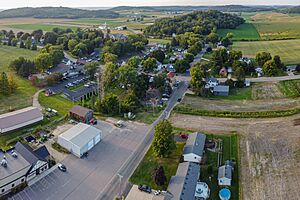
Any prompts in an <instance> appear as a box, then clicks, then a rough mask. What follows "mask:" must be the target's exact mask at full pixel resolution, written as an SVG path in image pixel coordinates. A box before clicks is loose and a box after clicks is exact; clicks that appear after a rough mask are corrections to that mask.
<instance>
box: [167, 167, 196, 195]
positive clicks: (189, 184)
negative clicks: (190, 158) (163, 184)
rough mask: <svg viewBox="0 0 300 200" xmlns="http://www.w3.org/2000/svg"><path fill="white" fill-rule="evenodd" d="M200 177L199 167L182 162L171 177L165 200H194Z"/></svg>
mask: <svg viewBox="0 0 300 200" xmlns="http://www.w3.org/2000/svg"><path fill="white" fill-rule="evenodd" d="M199 176H200V165H199V164H196V163H192V162H183V163H180V164H179V165H178V168H177V172H176V175H175V176H172V177H171V179H170V182H169V186H168V189H167V193H169V194H168V195H165V200H195V199H196V198H195V194H196V186H197V183H198V179H199Z"/></svg>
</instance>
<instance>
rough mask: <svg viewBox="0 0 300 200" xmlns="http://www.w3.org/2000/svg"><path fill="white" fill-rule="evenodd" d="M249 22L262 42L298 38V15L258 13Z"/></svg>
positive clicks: (299, 26) (299, 20)
mask: <svg viewBox="0 0 300 200" xmlns="http://www.w3.org/2000/svg"><path fill="white" fill-rule="evenodd" d="M249 21H250V22H251V23H253V25H254V26H255V27H256V29H257V31H258V32H259V34H260V37H261V38H262V39H263V40H273V39H291V38H300V15H288V14H282V13H258V14H256V15H254V16H252V17H250V20H249Z"/></svg>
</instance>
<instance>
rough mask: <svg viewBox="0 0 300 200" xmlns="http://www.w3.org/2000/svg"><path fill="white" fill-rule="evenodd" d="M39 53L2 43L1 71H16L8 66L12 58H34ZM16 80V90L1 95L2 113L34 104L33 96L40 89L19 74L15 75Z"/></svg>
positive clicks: (0, 109)
mask: <svg viewBox="0 0 300 200" xmlns="http://www.w3.org/2000/svg"><path fill="white" fill-rule="evenodd" d="M37 53H38V52H37V51H31V50H26V49H20V48H17V47H9V46H2V45H0V58H1V59H0V72H7V73H14V72H13V71H12V70H11V69H9V67H8V65H9V63H10V62H11V61H12V60H14V59H16V58H18V57H20V56H23V57H25V58H28V59H33V58H34V57H35V56H36V55H37ZM15 80H16V82H17V85H18V88H17V90H16V92H15V93H14V94H12V95H10V96H5V97H4V96H1V95H0V113H5V112H8V111H9V110H15V109H20V108H24V107H27V106H30V105H31V104H32V96H33V94H34V93H35V92H36V91H37V90H38V89H37V88H36V87H34V86H32V85H31V83H30V82H29V81H28V80H26V79H23V78H21V77H19V76H15Z"/></svg>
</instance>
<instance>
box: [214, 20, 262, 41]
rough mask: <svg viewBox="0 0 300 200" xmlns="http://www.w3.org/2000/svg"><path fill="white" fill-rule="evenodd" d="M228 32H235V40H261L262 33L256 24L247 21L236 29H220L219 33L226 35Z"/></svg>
mask: <svg viewBox="0 0 300 200" xmlns="http://www.w3.org/2000/svg"><path fill="white" fill-rule="evenodd" d="M227 33H233V40H234V41H239V40H260V35H259V33H258V32H257V30H256V28H255V26H254V25H253V24H251V23H245V24H242V25H240V26H239V27H237V28H236V29H219V30H218V34H219V35H220V36H221V37H225V36H226V34H227Z"/></svg>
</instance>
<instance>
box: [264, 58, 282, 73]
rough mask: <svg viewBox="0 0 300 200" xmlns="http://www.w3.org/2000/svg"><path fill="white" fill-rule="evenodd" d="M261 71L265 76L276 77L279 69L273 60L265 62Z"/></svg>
mask: <svg viewBox="0 0 300 200" xmlns="http://www.w3.org/2000/svg"><path fill="white" fill-rule="evenodd" d="M262 71H263V73H264V74H265V75H266V76H276V75H278V72H279V69H278V68H277V66H276V64H275V62H274V61H273V60H268V61H267V62H265V64H264V66H263V68H262Z"/></svg>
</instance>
